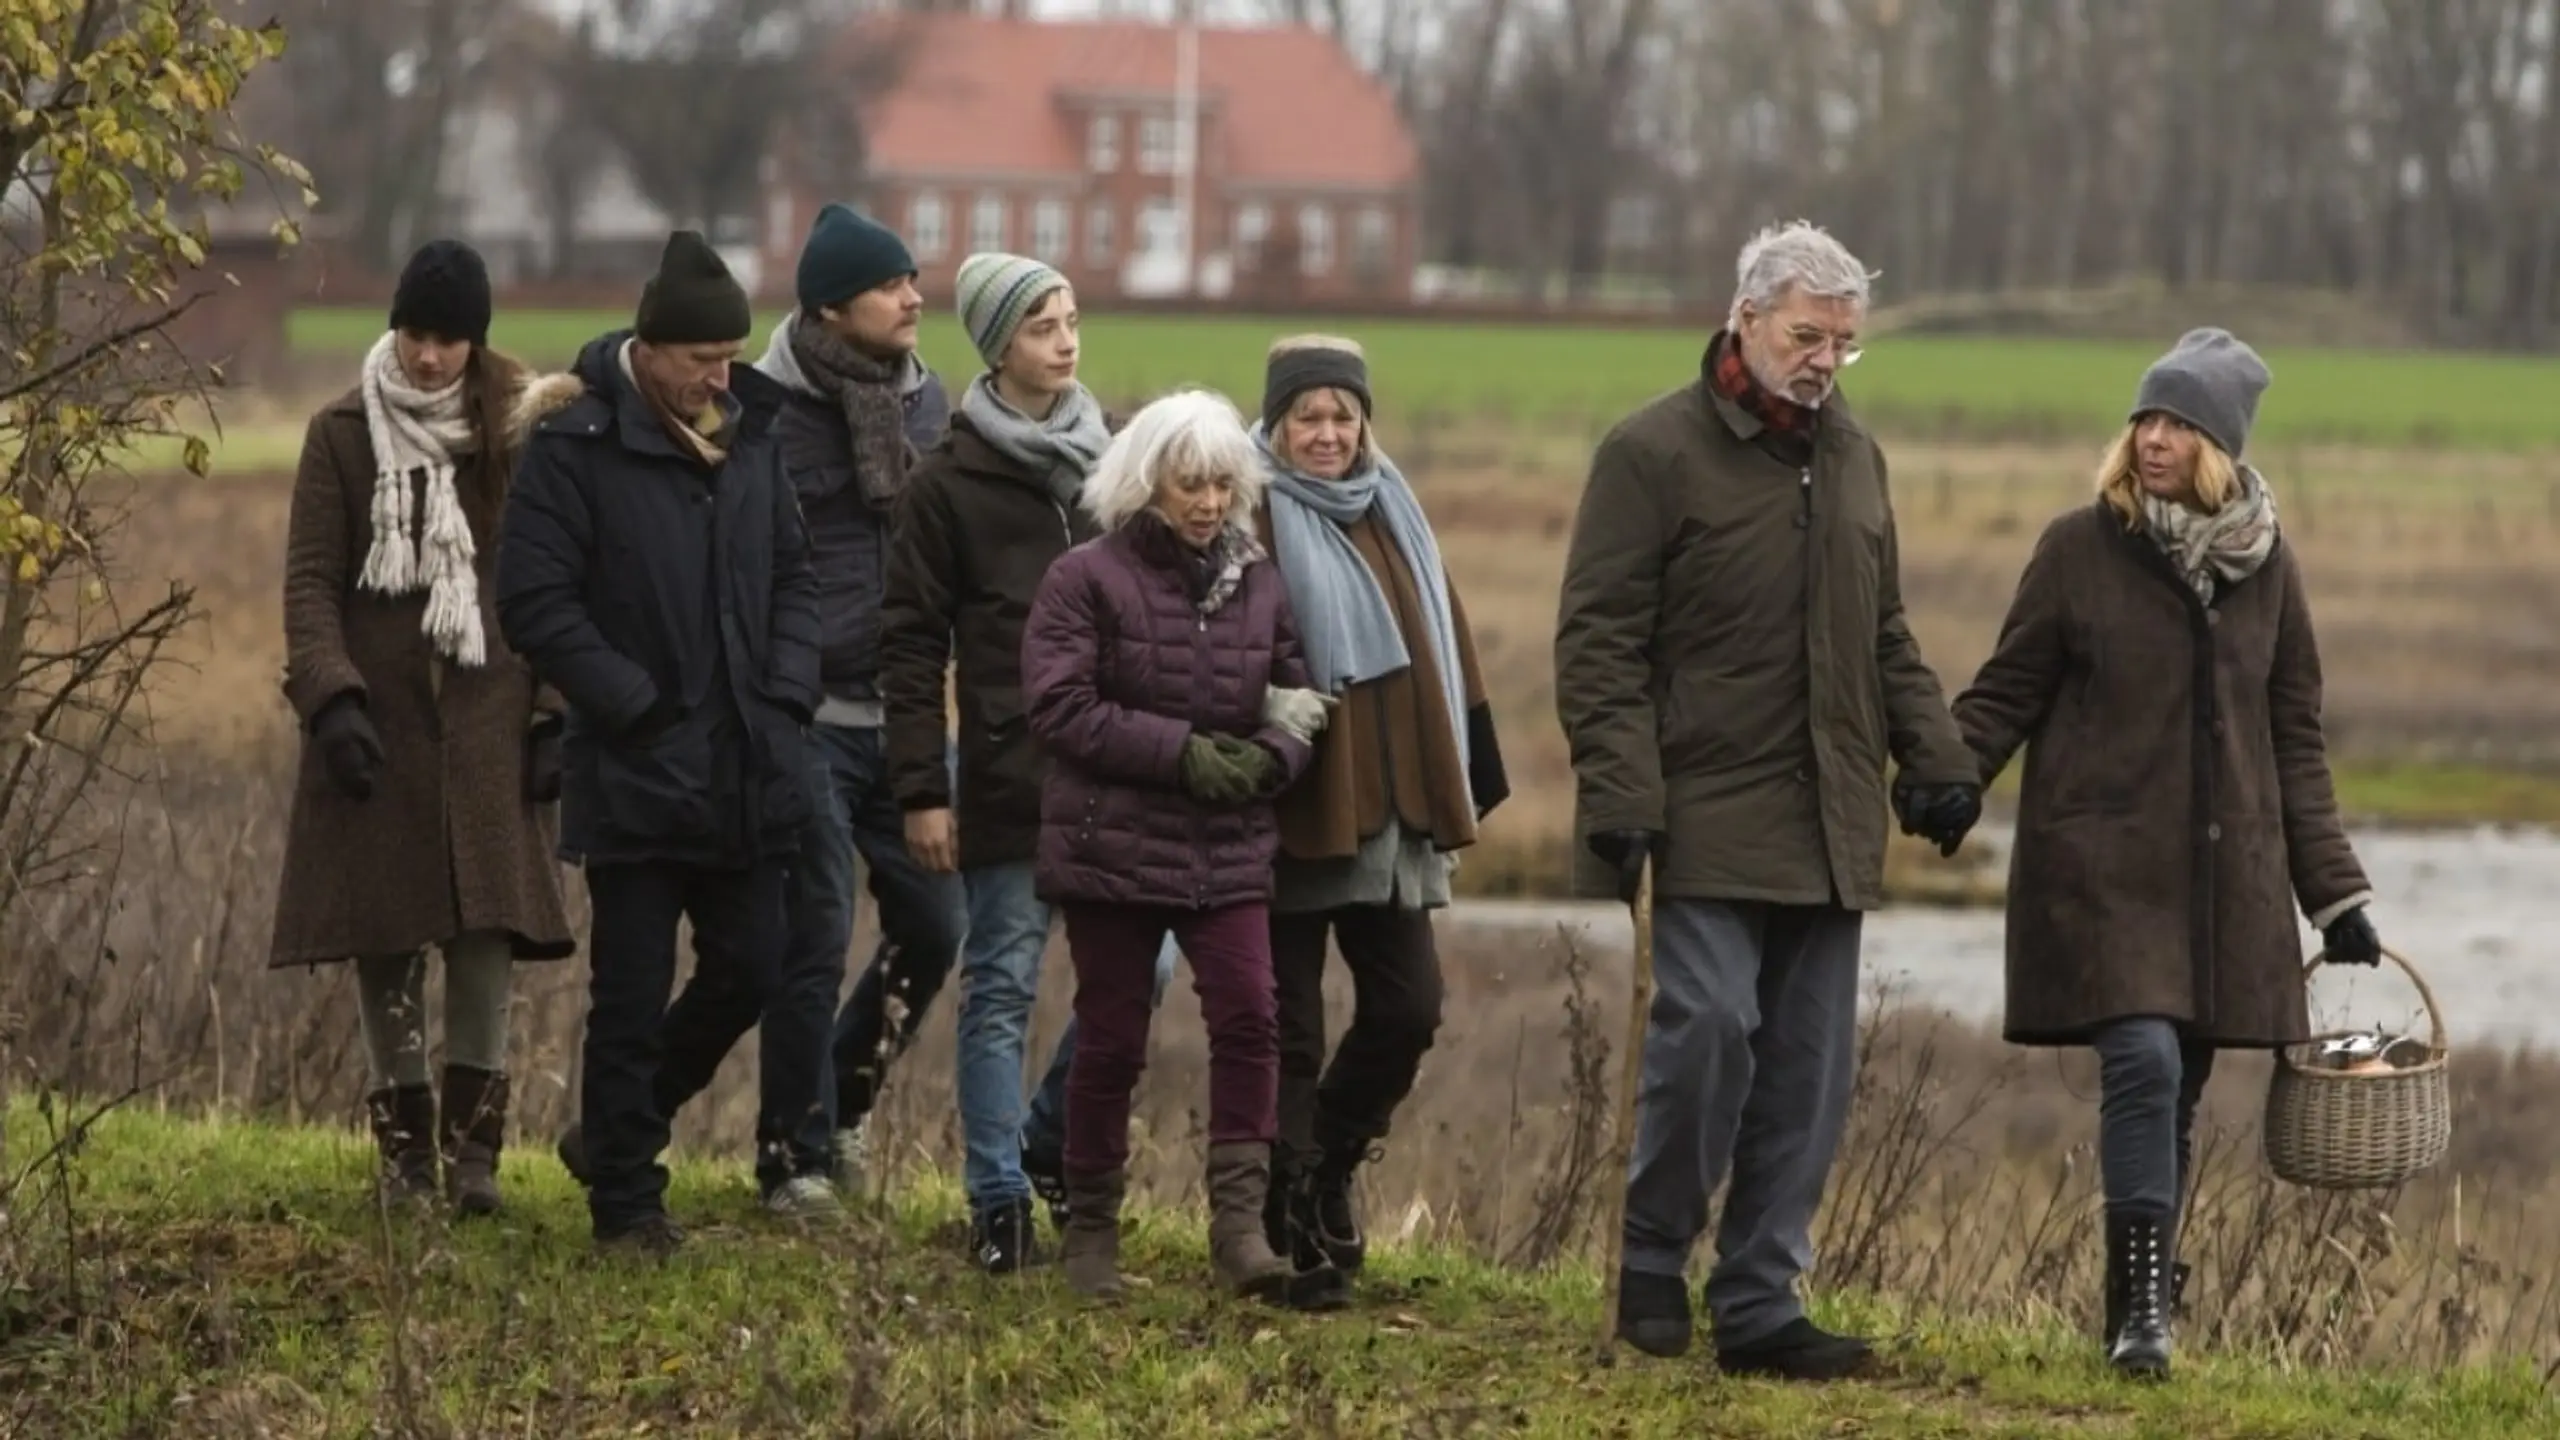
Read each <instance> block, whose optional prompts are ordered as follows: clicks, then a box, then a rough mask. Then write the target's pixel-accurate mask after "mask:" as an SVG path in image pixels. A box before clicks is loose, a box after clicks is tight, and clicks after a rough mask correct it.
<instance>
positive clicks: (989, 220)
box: [969, 190, 1013, 252]
mask: <svg viewBox="0 0 2560 1440" xmlns="http://www.w3.org/2000/svg"><path fill="white" fill-rule="evenodd" d="M1012 210H1013V207H1012V206H1011V205H1009V204H1007V203H1006V202H1005V197H1004V193H1003V192H1002V191H999V190H981V191H979V192H978V198H977V199H976V200H975V201H974V202H972V203H971V204H970V206H969V248H970V249H971V250H973V251H978V252H985V251H989V250H1002V249H1005V248H1006V240H1007V235H1006V231H1007V230H1008V229H1009V228H1010V226H1009V225H1008V223H1007V222H1009V221H1010V220H1011V219H1012V218H1013V215H1012Z"/></svg>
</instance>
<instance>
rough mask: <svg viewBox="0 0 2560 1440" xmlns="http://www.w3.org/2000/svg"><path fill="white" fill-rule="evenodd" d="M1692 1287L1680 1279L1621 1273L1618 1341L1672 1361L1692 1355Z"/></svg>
mask: <svg viewBox="0 0 2560 1440" xmlns="http://www.w3.org/2000/svg"><path fill="white" fill-rule="evenodd" d="M1690 1329H1691V1326H1690V1321H1689V1286H1688V1282H1686V1281H1684V1280H1682V1279H1681V1278H1680V1277H1679V1276H1677V1275H1653V1274H1648V1273H1647V1272H1645V1271H1642V1270H1624V1269H1622V1270H1620V1271H1619V1272H1618V1338H1619V1339H1621V1340H1624V1341H1626V1342H1627V1343H1628V1344H1630V1345H1633V1346H1634V1347H1636V1348H1637V1349H1638V1350H1641V1351H1643V1352H1644V1353H1646V1354H1647V1355H1652V1356H1656V1357H1658V1358H1660V1359H1664V1360H1670V1359H1675V1358H1677V1357H1679V1356H1682V1355H1686V1354H1688V1353H1689V1334H1690Z"/></svg>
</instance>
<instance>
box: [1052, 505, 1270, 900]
mask: <svg viewBox="0 0 2560 1440" xmlns="http://www.w3.org/2000/svg"><path fill="white" fill-rule="evenodd" d="M1206 581H1207V576H1206V575H1205V574H1204V573H1203V572H1202V570H1201V567H1200V564H1199V562H1198V560H1197V559H1196V557H1195V552H1192V551H1190V550H1189V549H1188V548H1187V547H1185V546H1184V545H1183V544H1182V543H1181V541H1179V540H1178V539H1176V538H1175V536H1174V534H1173V532H1172V530H1171V529H1169V528H1168V527H1166V526H1165V525H1163V524H1162V523H1161V522H1159V521H1157V520H1156V519H1155V518H1154V517H1153V516H1152V515H1141V516H1139V517H1138V518H1137V519H1136V520H1134V521H1132V522H1131V523H1130V524H1129V525H1128V526H1126V527H1124V528H1122V529H1120V530H1116V531H1113V532H1112V533H1110V534H1108V535H1104V536H1102V537H1100V538H1098V539H1094V540H1088V541H1086V542H1085V543H1084V544H1082V545H1078V546H1077V547H1075V548H1074V549H1072V550H1069V551H1068V552H1067V553H1066V554H1064V555H1062V556H1060V557H1059V558H1058V560H1057V562H1056V563H1055V564H1053V565H1051V566H1050V567H1049V572H1048V574H1047V575H1046V576H1045V577H1044V578H1043V579H1042V581H1041V583H1040V590H1039V594H1038V596H1037V597H1036V598H1035V599H1034V600H1033V601H1032V603H1031V619H1030V622H1029V624H1028V625H1027V626H1026V627H1025V628H1024V630H1023V634H1022V677H1023V678H1022V689H1023V700H1024V704H1025V706H1026V707H1027V708H1028V710H1029V712H1030V719H1031V729H1032V733H1033V734H1034V735H1036V736H1037V737H1038V738H1039V741H1040V745H1041V748H1042V750H1043V751H1044V752H1045V754H1046V756H1047V758H1048V760H1049V762H1050V763H1049V774H1048V778H1047V780H1046V782H1045V783H1044V785H1043V787H1042V789H1041V794H1040V848H1039V858H1038V861H1037V867H1036V875H1037V882H1038V887H1039V893H1040V896H1041V898H1042V899H1044V900H1048V901H1051V902H1053V903H1054V902H1058V901H1067V900H1076V901H1095V902H1105V903H1116V904H1127V905H1165V906H1179V907H1183V908H1190V909H1211V908H1216V907H1219V906H1224V905H1235V904H1242V903H1245V902H1249V901H1255V900H1267V899H1269V898H1270V896H1271V862H1272V859H1273V857H1274V856H1275V855H1276V854H1277V853H1278V851H1279V845H1280V831H1279V823H1278V821H1277V820H1276V819H1275V818H1274V816H1273V810H1272V805H1271V802H1270V800H1269V799H1259V800H1254V801H1251V802H1248V803H1246V804H1243V805H1225V806H1213V805H1207V804H1203V803H1201V802H1200V801H1197V800H1194V799H1192V798H1191V797H1190V796H1188V795H1186V794H1184V793H1183V790H1182V778H1181V762H1182V742H1183V741H1184V740H1185V739H1186V738H1188V737H1189V736H1190V735H1191V734H1192V733H1193V732H1195V731H1197V732H1199V733H1201V734H1204V735H1205V734H1226V735H1241V736H1247V737H1250V738H1252V739H1254V740H1257V741H1259V742H1261V743H1262V744H1263V745H1265V746H1268V747H1269V748H1270V749H1271V750H1272V751H1273V752H1274V753H1275V754H1277V755H1278V756H1279V757H1280V764H1281V779H1280V781H1279V782H1278V783H1277V784H1276V785H1275V786H1274V787H1273V788H1274V791H1275V793H1276V791H1277V790H1278V789H1281V788H1285V787H1286V785H1287V784H1288V782H1289V781H1292V780H1295V779H1296V778H1297V777H1298V776H1299V774H1300V773H1301V772H1303V771H1304V770H1305V769H1306V768H1307V762H1308V760H1309V758H1310V757H1311V755H1312V753H1313V752H1312V751H1310V750H1309V749H1308V747H1307V746H1305V745H1303V744H1301V743H1300V742H1299V741H1297V740H1296V739H1295V738H1293V737H1292V736H1290V735H1289V734H1288V732H1286V731H1283V730H1280V729H1277V728H1275V727H1270V726H1266V725H1264V724H1263V723H1262V692H1263V688H1264V687H1265V686H1266V685H1283V686H1304V685H1305V684H1306V683H1307V666H1306V659H1305V657H1304V655H1303V654H1302V653H1301V652H1300V650H1299V648H1298V632H1297V622H1296V621H1295V619H1293V618H1292V617H1291V615H1290V613H1289V599H1288V594H1287V588H1286V586H1285V585H1284V583H1283V582H1282V580H1281V577H1280V571H1279V569H1278V567H1276V566H1274V565H1273V564H1272V563H1271V562H1270V561H1269V560H1268V559H1257V560H1255V561H1254V562H1253V563H1252V564H1251V565H1249V566H1248V567H1247V568H1246V569H1245V571H1244V575H1243V579H1242V582H1241V583H1240V584H1239V585H1238V586H1237V587H1236V589H1235V592H1234V593H1233V594H1232V595H1230V596H1228V597H1227V598H1226V599H1225V601H1224V603H1222V604H1221V605H1220V606H1219V607H1218V608H1217V609H1216V610H1214V611H1212V612H1211V613H1208V614H1205V615H1204V614H1202V613H1201V611H1200V608H1199V603H1198V600H1197V598H1196V597H1197V596H1199V595H1201V594H1203V593H1205V592H1206V590H1207V588H1208V586H1207V583H1206Z"/></svg>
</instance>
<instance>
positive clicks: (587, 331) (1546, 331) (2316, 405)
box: [292, 307, 2560, 449]
mask: <svg viewBox="0 0 2560 1440" xmlns="http://www.w3.org/2000/svg"><path fill="white" fill-rule="evenodd" d="M777 318H778V317H777V316H775V315H771V314H768V315H766V316H764V317H763V318H762V319H761V320H760V321H759V323H758V330H757V338H756V340H755V342H754V344H753V346H752V347H751V350H752V351H753V352H754V353H761V352H762V348H763V340H764V335H765V334H766V332H767V331H768V330H769V329H770V327H771V326H772V324H773V322H774V321H775V319H777ZM382 323H383V322H382V315H381V312H380V311H379V310H377V309H373V308H371V307H366V308H363V309H355V308H347V307H339V308H319V309H304V310H299V311H296V312H295V313H294V315H293V318H292V336H293V345H294V347H295V349H296V350H297V351H299V352H303V353H309V354H320V355H345V356H348V357H353V356H355V355H357V354H360V353H362V351H363V350H364V348H365V347H366V346H367V345H369V344H371V343H372V341H373V339H374V337H375V336H377V335H379V334H380V333H381V328H382ZM627 323H628V319H627V316H626V315H625V314H621V313H616V312H610V311H557V310H519V311H506V310H501V311H500V312H499V315H498V319H497V324H496V327H495V329H494V331H493V332H492V334H491V337H490V338H491V340H492V342H493V343H495V344H496V345H498V346H500V347H502V348H504V349H508V350H511V351H513V352H515V353H517V354H519V355H521V356H523V357H524V358H526V359H528V360H531V361H534V362H535V363H538V364H544V365H559V364H563V363H565V362H566V361H568V360H569V359H570V358H571V357H572V356H573V355H575V354H576V352H577V349H578V347H579V346H580V345H581V344H583V343H584V342H585V341H587V340H588V339H591V338H593V337H594V336H596V335H598V334H601V333H603V332H605V331H607V330H609V329H613V328H616V327H618V326H621V325H624V324H627ZM1300 330H1337V331H1341V332H1343V333H1347V334H1350V335H1353V336H1356V337H1357V338H1358V339H1359V340H1360V341H1361V342H1362V343H1363V344H1364V345H1365V346H1367V348H1368V349H1369V352H1370V356H1371V360H1372V365H1373V369H1374V370H1375V372H1376V375H1377V388H1378V403H1379V406H1380V409H1381V412H1382V413H1384V412H1386V411H1389V410H1393V411H1396V412H1399V413H1400V414H1404V415H1412V414H1415V413H1418V412H1424V411H1432V412H1440V413H1442V414H1444V415H1446V416H1450V417H1455V416H1460V415H1464V416H1470V417H1472V416H1501V417H1509V418H1513V419H1519V418H1536V419H1542V420H1546V421H1550V422H1553V421H1557V420H1565V421H1571V422H1575V423H1580V424H1586V425H1598V424H1605V423H1606V422H1607V420H1609V419H1610V418H1613V417H1615V416H1617V415H1619V414H1621V413H1623V412H1625V411H1626V410H1628V409H1630V408H1632V407H1634V406H1636V405H1638V404H1641V403H1642V402H1643V401H1644V400H1646V399H1647V398H1649V397H1650V396H1653V395H1655V394H1658V393H1660V392H1661V391H1664V390H1667V389H1670V388H1672V387H1674V386H1677V385H1680V384H1683V383H1685V382H1686V381H1687V380H1689V379H1690V378H1691V377H1693V376H1694V375H1695V374H1696V373H1697V366H1698V359H1699V353H1700V348H1701V345H1702V343H1703V341H1704V337H1703V336H1701V335H1697V334H1692V333H1688V332H1685V331H1679V330H1611V329H1600V328H1592V327H1576V326H1552V327H1532V326H1519V325H1512V326H1491V325H1466V324H1455V323H1447V324H1443V323H1422V322H1412V321H1399V322H1369V321H1358V320H1339V319H1328V318H1325V317H1320V316H1291V317H1287V318H1263V317H1244V316H1239V317H1236V318H1232V319H1230V318H1216V319H1208V318H1192V317H1158V316H1113V315H1106V314H1091V315H1088V316H1087V317H1086V321H1085V336H1086V341H1085V379H1086V383H1087V384H1089V385H1091V386H1092V387H1093V388H1094V389H1095V390H1096V391H1097V392H1098V393H1101V394H1103V395H1105V396H1106V397H1107V398H1110V399H1112V400H1114V401H1121V402H1125V401H1127V400H1130V399H1133V398H1138V397H1143V396H1146V395H1151V394H1155V393H1158V392H1160V391H1162V390H1165V389H1167V388H1170V387H1173V386H1176V385H1184V384H1199V385H1208V386H1212V387H1215V388H1217V389H1219V390H1223V391H1225V392H1226V393H1227V394H1229V395H1230V396H1233V397H1235V398H1236V400H1237V401H1238V403H1239V404H1241V405H1243V406H1245V407H1246V408H1247V409H1248V410H1250V409H1251V408H1252V406H1253V403H1254V401H1255V400H1256V399H1257V397H1258V396H1259V394H1260V392H1261V383H1262V355H1263V350H1264V348H1265V347H1266V346H1267V345H1268V344H1269V343H1270V342H1271V341H1272V340H1273V339H1274V338H1276V337H1278V336H1280V335H1283V334H1287V333H1290V332H1293V331H1300ZM2171 338H2173V337H2171V336H2167V335H2164V336H2163V337H2162V343H2163V345H2165V344H2166V342H2167V341H2168V340H2169V339H2171ZM923 348H924V353H925V356H926V358H927V359H929V360H930V361H932V362H933V364H934V365H935V366H936V367H937V368H939V369H940V370H941V371H942V373H943V374H944V375H945V376H946V377H958V376H965V375H967V374H968V373H970V371H971V370H972V369H974V368H975V358H974V356H973V355H972V353H971V351H970V349H969V346H968V343H967V341H966V339H965V338H964V337H963V336H962V334H961V332H960V328H959V325H958V323H957V322H956V321H954V320H953V319H951V318H950V316H949V315H948V313H947V312H945V311H943V310H941V309H936V310H934V311H933V312H931V313H930V314H929V316H928V319H927V324H926V329H925V337H924V347H923ZM2159 348H2160V347H2155V346H2146V345H2136V344H2126V343H2120V342H2111V341H2094V340H2089V341H2083V340H2056V339H2032V340H2026V339H2020V340H2009V339H1996V338H1984V337H1945V336H1917V335H1913V336H1899V337H1897V336H1891V335H1886V336H1879V337H1877V338H1876V339H1875V340H1874V342H1873V344H1872V345H1871V347H1870V349H1869V351H1868V353H1867V355H1866V357H1865V358H1864V359H1863V360H1861V361H1860V362H1859V364H1858V365H1857V366H1856V367H1855V368H1854V369H1852V370H1850V371H1849V372H1848V373H1847V377H1846V379H1845V381H1844V388H1845V389H1846V391H1847V392H1848V394H1849V397H1850V400H1851V402H1852V403H1853V404H1854V405H1856V406H1857V407H1858V409H1859V411H1860V413H1861V414H1863V415H1865V416H1866V417H1867V418H1868V419H1869V420H1870V421H1871V422H1873V423H1875V424H1876V425H1878V426H1879V427H1881V428H1885V429H1888V430H1891V431H1893V432H1895V433H1897V434H1902V435H1906V436H1907V435H1913V434H1929V435H1941V436H1963V437H1982V438H2000V439H2048V438H2057V437H2059V438H2075V439H2076V438H2086V437H2096V436H2102V435H2103V434H2104V433H2105V432H2106V431H2107V430H2108V428H2109V427H2111V426H2113V425H2115V424H2118V423H2120V422H2121V421H2122V419H2123V417H2124V407H2125V405H2126V404H2127V403H2128V402H2129V401H2130V399H2131V398H2132V395H2133V389H2134V384H2135V381H2136V380H2137V378H2138V377H2139V376H2140V374H2141V372H2142V367H2143V366H2144V365H2145V364H2147V363H2148V362H2149V361H2150V360H2151V359H2152V358H2153V356H2154V355H2156V354H2157V353H2158V349H2159ZM2268 361H2269V364H2270V365H2271V367H2272V368H2273V369H2274V371H2275V375H2276V381H2275V385H2274V388H2273V389H2271V390H2270V391H2269V392H2268V396H2267V398H2266V400H2265V402H2264V404H2263V405H2262V408H2261V411H2260V420H2259V429H2258V432H2257V433H2258V436H2259V437H2260V438H2263V439H2266V440H2269V441H2279V442H2318V443H2329V442H2337V443H2352V444H2376V445H2451V446H2461V447H2476V448H2482V449H2541V448H2560V360H2551V359H2536V358H2525V357H2505V356H2476V355H2452V354H2433V353H2428V354H2413V353H2388V352H2361V351H2352V350H2288V349H2273V350H2271V351H2270V353H2269V355H2268Z"/></svg>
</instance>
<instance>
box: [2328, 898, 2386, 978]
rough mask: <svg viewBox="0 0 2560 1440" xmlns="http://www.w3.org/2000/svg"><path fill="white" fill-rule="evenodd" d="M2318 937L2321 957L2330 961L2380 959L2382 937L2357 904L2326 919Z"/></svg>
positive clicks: (2362, 962)
mask: <svg viewBox="0 0 2560 1440" xmlns="http://www.w3.org/2000/svg"><path fill="white" fill-rule="evenodd" d="M2320 938H2321V939H2322V941H2323V942H2325V944H2324V947H2323V950H2322V958H2323V959H2325V960H2326V961H2328V963H2330V964H2332V965H2379V964H2381V963H2382V937H2381V936H2380V935H2377V934H2375V933H2374V930H2373V920H2372V919H2371V917H2369V916H2367V915H2366V914H2365V913H2364V907H2363V906H2361V905H2359V906H2357V907H2356V908H2354V909H2353V910H2350V911H2348V912H2347V913H2346V914H2344V915H2341V916H2339V917H2338V918H2337V919H2335V920H2332V921H2330V922H2329V928H2328V929H2326V930H2324V931H2322V932H2321V934H2320Z"/></svg>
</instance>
